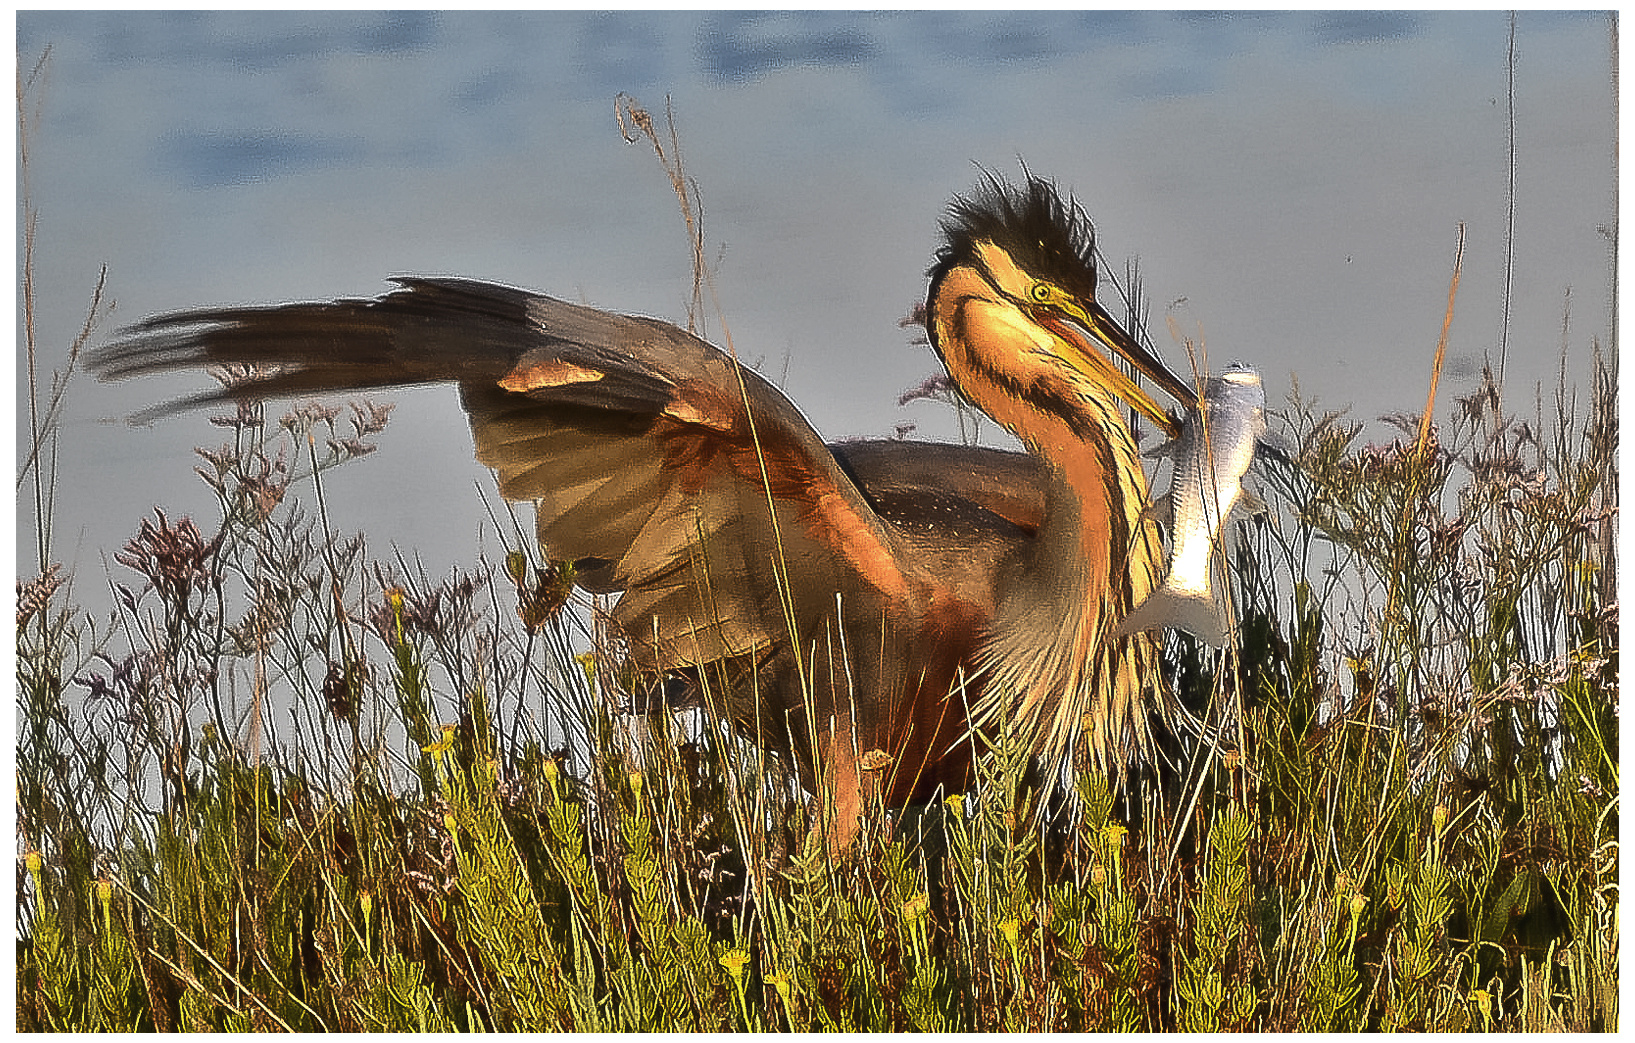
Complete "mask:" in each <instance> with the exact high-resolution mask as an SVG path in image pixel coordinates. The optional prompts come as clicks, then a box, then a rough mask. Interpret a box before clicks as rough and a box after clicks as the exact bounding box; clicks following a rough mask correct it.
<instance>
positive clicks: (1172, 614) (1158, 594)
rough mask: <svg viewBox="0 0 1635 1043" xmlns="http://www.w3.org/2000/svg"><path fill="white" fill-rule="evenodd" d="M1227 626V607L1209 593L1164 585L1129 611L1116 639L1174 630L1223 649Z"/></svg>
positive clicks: (1119, 626) (1120, 625)
mask: <svg viewBox="0 0 1635 1043" xmlns="http://www.w3.org/2000/svg"><path fill="white" fill-rule="evenodd" d="M1228 624H1229V620H1228V618H1227V614H1226V606H1225V605H1224V604H1222V603H1221V601H1220V599H1218V598H1216V597H1215V596H1214V595H1213V593H1212V592H1210V591H1198V592H1187V591H1182V590H1177V589H1176V588H1174V587H1170V586H1168V585H1166V586H1162V587H1159V588H1158V589H1157V590H1155V591H1153V592H1152V594H1150V595H1149V596H1148V597H1147V599H1146V600H1145V601H1143V602H1141V604H1139V605H1137V606H1136V607H1135V608H1133V609H1131V610H1130V614H1129V615H1128V616H1125V617H1124V622H1122V623H1120V624H1119V625H1118V636H1119V637H1128V636H1129V635H1131V634H1139V633H1142V632H1143V631H1147V630H1159V629H1161V628H1163V627H1173V628H1175V629H1176V630H1185V631H1186V632H1187V633H1189V634H1191V635H1193V636H1194V637H1196V638H1199V639H1200V640H1202V641H1204V642H1206V643H1208V644H1210V645H1213V646H1214V647H1216V648H1223V647H1225V646H1226V641H1227V634H1228V631H1229V629H1230V628H1229V626H1228Z"/></svg>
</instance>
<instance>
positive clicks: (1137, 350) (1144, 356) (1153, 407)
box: [1034, 300, 1198, 438]
mask: <svg viewBox="0 0 1635 1043" xmlns="http://www.w3.org/2000/svg"><path fill="white" fill-rule="evenodd" d="M1057 307H1058V308H1059V309H1060V311H1059V312H1058V311H1057V310H1056V309H1049V310H1046V309H1040V310H1039V311H1038V312H1036V313H1035V315H1034V321H1036V322H1038V323H1039V324H1040V325H1042V326H1043V327H1045V328H1046V329H1048V330H1049V331H1050V332H1051V333H1053V334H1055V335H1056V337H1057V338H1058V339H1059V340H1061V341H1063V342H1064V343H1066V344H1068V345H1070V346H1072V347H1073V349H1074V354H1076V355H1077V356H1078V357H1077V358H1076V359H1070V360H1068V361H1070V362H1073V363H1074V364H1075V365H1077V366H1078V367H1079V369H1080V371H1081V372H1083V373H1084V374H1085V375H1086V376H1088V377H1091V378H1092V379H1094V380H1096V381H1098V382H1100V383H1101V384H1103V385H1105V386H1106V387H1107V388H1108V389H1109V390H1111V391H1112V392H1113V393H1114V394H1116V395H1118V397H1120V398H1122V399H1123V400H1124V401H1126V402H1128V403H1129V404H1130V405H1131V406H1133V407H1134V408H1135V409H1136V411H1137V412H1139V413H1140V414H1141V415H1142V416H1145V417H1146V418H1147V419H1149V420H1151V421H1152V422H1153V423H1155V424H1157V425H1158V426H1159V428H1161V429H1162V430H1163V431H1164V432H1165V433H1166V434H1167V435H1169V437H1171V438H1175V437H1177V436H1178V435H1180V433H1181V422H1180V421H1179V420H1176V419H1175V418H1174V417H1173V416H1171V415H1170V414H1169V411H1168V410H1166V409H1165V408H1164V407H1163V406H1161V405H1159V404H1158V402H1157V401H1156V400H1154V399H1153V397H1152V396H1151V395H1149V394H1147V392H1145V391H1143V390H1142V389H1141V387H1140V386H1139V385H1137V384H1136V382H1135V381H1134V380H1132V379H1130V377H1129V375H1128V374H1126V373H1125V372H1124V371H1123V370H1122V369H1120V368H1119V367H1118V366H1116V365H1114V364H1113V362H1112V361H1111V360H1109V359H1108V358H1107V356H1105V355H1104V354H1102V353H1101V352H1100V351H1098V350H1096V348H1095V346H1094V345H1093V344H1091V343H1090V338H1092V337H1093V338H1094V339H1095V340H1097V341H1100V342H1101V343H1102V344H1104V345H1105V346H1106V347H1107V349H1108V350H1110V351H1113V352H1115V353H1117V354H1118V355H1119V356H1120V357H1122V358H1124V359H1125V360H1126V361H1128V362H1129V363H1130V364H1131V365H1132V366H1134V367H1135V369H1136V372H1138V373H1140V374H1141V375H1142V376H1144V377H1146V378H1147V379H1148V380H1150V381H1152V382H1153V383H1154V384H1155V385H1157V387H1158V389H1159V390H1160V391H1162V392H1164V393H1165V394H1167V395H1169V396H1170V397H1171V398H1173V399H1175V400H1176V401H1177V402H1179V403H1181V404H1182V405H1184V406H1187V407H1188V408H1196V407H1197V404H1198V392H1197V391H1196V390H1195V389H1194V388H1192V387H1191V386H1190V385H1188V384H1187V383H1186V381H1184V380H1182V379H1181V378H1180V377H1178V376H1176V375H1175V374H1174V373H1172V372H1170V368H1169V367H1168V366H1166V365H1164V363H1163V361H1162V360H1160V359H1159V358H1158V357H1157V356H1156V355H1154V354H1153V353H1152V352H1150V351H1148V350H1147V349H1146V348H1144V347H1142V346H1141V345H1140V344H1139V343H1137V342H1136V339H1135V338H1134V337H1132V336H1130V335H1129V334H1128V333H1126V332H1124V327H1122V326H1120V325H1119V324H1118V322H1117V321H1115V320H1114V319H1113V317H1112V316H1111V315H1108V314H1107V312H1106V311H1105V310H1104V309H1103V308H1102V307H1101V305H1099V304H1097V303H1095V302H1094V301H1078V300H1074V301H1071V302H1058V304H1057ZM1063 314H1065V315H1066V316H1067V318H1069V319H1071V320H1072V321H1071V322H1068V321H1063V319H1062V315H1063Z"/></svg>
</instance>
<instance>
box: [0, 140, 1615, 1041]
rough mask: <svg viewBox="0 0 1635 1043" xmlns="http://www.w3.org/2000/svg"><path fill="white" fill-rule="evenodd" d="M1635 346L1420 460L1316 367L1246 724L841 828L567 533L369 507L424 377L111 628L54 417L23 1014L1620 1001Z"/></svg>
mask: <svg viewBox="0 0 1635 1043" xmlns="http://www.w3.org/2000/svg"><path fill="white" fill-rule="evenodd" d="M643 115H645V114H643ZM649 122H650V121H649ZM649 136H650V137H652V138H653V140H654V142H655V145H656V143H657V141H658V138H657V136H656V135H652V134H651V132H649ZM669 140H670V144H671V145H672V146H673V144H674V141H673V136H672V138H671V139H669ZM660 154H661V158H663V157H664V156H665V151H664V149H662V148H661V149H660ZM671 155H672V156H674V151H673V148H672V152H671ZM676 162H677V163H678V164H679V159H677V160H676ZM676 177H677V179H678V180H681V181H682V182H683V183H685V179H684V178H682V177H681V175H680V173H679V166H678V167H677V172H676ZM25 213H27V207H26V199H25ZM30 227H32V226H30ZM28 289H29V292H32V286H31V284H29V285H28ZM96 318H97V312H96V310H95V309H93V315H92V320H93V321H91V322H88V323H87V333H86V336H87V337H89V336H90V335H91V333H90V331H91V330H92V329H93V327H94V325H95V321H94V320H95V319H96ZM31 337H32V334H30V338H31ZM28 349H29V351H30V357H31V358H33V357H34V356H33V350H34V346H33V343H32V339H30V341H29V344H28ZM76 350H77V346H76ZM68 358H69V361H68V363H67V365H66V366H65V367H64V369H63V370H62V371H61V372H60V373H59V376H58V380H57V382H56V383H55V385H54V386H56V387H58V388H66V386H67V382H68V377H69V375H70V373H71V372H72V364H73V363H72V359H73V354H72V353H70V355H69V356H68ZM1615 359H1616V351H1615V350H1610V351H1608V352H1605V353H1603V352H1601V351H1599V350H1598V351H1596V352H1595V354H1594V357H1593V359H1592V363H1591V372H1590V374H1589V379H1588V387H1589V390H1588V392H1587V394H1586V395H1585V396H1584V398H1583V399H1582V400H1579V399H1575V398H1574V396H1573V395H1572V394H1571V393H1570V392H1569V391H1568V390H1567V388H1568V387H1569V386H1570V385H1569V382H1568V380H1567V363H1566V361H1565V360H1564V362H1563V379H1562V382H1561V388H1562V389H1561V390H1560V391H1559V392H1557V394H1556V395H1555V396H1554V397H1553V399H1552V400H1551V401H1550V403H1549V407H1548V408H1546V406H1545V403H1543V402H1542V401H1536V402H1535V403H1534V407H1535V408H1533V409H1532V410H1531V411H1529V412H1526V413H1525V415H1523V414H1522V413H1518V412H1515V411H1509V410H1506V409H1504V408H1503V406H1504V404H1505V403H1504V402H1503V401H1502V399H1501V395H1500V389H1499V388H1498V386H1497V384H1496V383H1495V382H1489V383H1487V384H1485V385H1484V386H1483V389H1482V390H1481V391H1480V392H1479V393H1477V394H1476V395H1474V396H1472V397H1471V398H1469V399H1466V400H1462V401H1459V402H1456V403H1454V404H1453V405H1452V407H1451V409H1448V410H1444V411H1443V412H1444V413H1446V414H1448V415H1446V416H1443V417H1442V418H1441V424H1440V426H1426V425H1423V424H1421V423H1420V418H1413V417H1404V418H1399V420H1400V426H1401V429H1402V437H1401V438H1400V439H1397V440H1395V441H1392V442H1390V443H1388V444H1370V443H1364V442H1361V441H1360V425H1358V424H1356V423H1353V422H1351V421H1348V420H1347V419H1346V418H1345V417H1344V416H1342V415H1337V414H1334V413H1331V412H1324V411H1321V410H1320V409H1318V408H1317V407H1316V406H1315V405H1314V404H1313V403H1311V402H1308V401H1304V400H1302V399H1300V398H1298V397H1296V398H1295V399H1294V400H1293V401H1291V403H1290V405H1289V408H1288V409H1287V411H1286V412H1285V413H1284V415H1283V416H1282V417H1281V419H1280V424H1281V426H1282V427H1283V428H1284V429H1285V433H1286V435H1287V436H1288V437H1289V439H1290V441H1291V443H1292V444H1293V445H1295V446H1297V447H1298V452H1297V454H1296V455H1295V458H1294V459H1292V460H1291V461H1289V462H1287V463H1282V464H1275V463H1274V464H1271V465H1268V469H1267V470H1266V472H1265V474H1264V478H1263V481H1262V491H1263V494H1264V495H1265V497H1266V498H1267V499H1268V500H1269V502H1270V503H1271V507H1272V510H1271V511H1270V513H1269V514H1268V515H1266V516H1264V517H1261V518H1257V519H1255V520H1252V521H1249V522H1245V523H1242V524H1240V525H1239V526H1238V527H1237V529H1236V530H1235V533H1236V535H1235V537H1234V545H1233V548H1232V551H1233V553H1232V558H1233V563H1234V573H1235V577H1236V579H1235V587H1236V595H1237V596H1236V603H1237V608H1238V612H1239V614H1240V616H1241V619H1242V640H1241V647H1240V648H1239V649H1237V650H1236V651H1234V652H1232V653H1231V654H1227V655H1218V654H1215V653H1212V652H1210V651H1209V650H1207V649H1203V648H1201V647H1200V646H1197V645H1195V644H1194V643H1193V642H1192V641H1191V639H1189V638H1185V637H1181V636H1172V637H1171V639H1170V644H1169V646H1168V648H1167V650H1166V658H1167V662H1168V667H1169V672H1170V675H1171V677H1172V679H1173V681H1174V683H1175V684H1176V686H1177V688H1178V690H1179V691H1180V693H1181V695H1182V697H1183V698H1184V700H1185V701H1186V702H1187V703H1188V705H1190V706H1192V707H1193V708H1194V710H1195V711H1196V713H1197V714H1198V716H1199V717H1200V719H1201V721H1202V723H1203V730H1202V733H1201V735H1198V736H1183V737H1180V739H1179V741H1177V743H1176V744H1175V746H1174V748H1173V749H1172V750H1171V751H1170V756H1171V758H1172V763H1169V764H1166V765H1164V766H1162V769H1161V770H1159V771H1156V772H1154V773H1152V774H1153V777H1152V778H1151V779H1148V780H1146V781H1145V782H1141V783H1139V784H1137V785H1133V786H1131V787H1128V788H1126V789H1125V790H1124V791H1123V792H1114V791H1113V790H1112V789H1111V788H1110V787H1109V784H1108V782H1107V780H1105V779H1104V778H1101V777H1100V776H1098V775H1095V774H1081V775H1079V776H1077V777H1076V778H1074V779H1073V786H1072V792H1073V799H1071V800H1068V801H1065V802H1062V803H1061V805H1060V806H1058V807H1054V808H1053V809H1049V810H1048V812H1047V813H1045V814H1036V813H1035V809H1034V808H1033V807H1032V806H1031V805H1032V801H1033V800H1034V794H1035V793H1036V792H1037V790H1036V787H1034V786H1032V785H1030V784H1029V780H1028V764H1027V757H1026V754H1025V751H1024V750H1023V749H1022V748H1021V745H1020V743H1019V742H1018V741H1017V738H1016V737H1015V736H1013V735H1011V734H1009V732H1008V731H1007V729H1005V728H1004V727H1003V726H1000V727H999V728H998V730H997V731H996V732H995V733H994V734H992V735H990V736H988V737H987V746H986V748H985V751H984V752H985V755H984V756H983V757H982V759H981V761H980V768H979V774H980V781H979V784H978V785H977V786H976V787H975V788H974V789H973V790H971V791H970V792H968V793H965V794H949V795H946V796H945V798H943V799H941V800H939V801H936V802H933V803H932V804H930V805H929V806H924V807H916V808H910V809H890V808H884V807H880V806H878V805H876V806H875V807H873V808H872V809H871V812H870V814H869V815H868V816H867V817H866V821H865V825H864V828H863V830H862V833H861V834H860V836H859V838H858V840H857V842H856V844H855V845H854V847H853V848H852V849H851V850H850V851H849V852H847V853H846V854H844V855H842V856H834V855H831V854H830V853H829V852H828V851H827V850H826V849H825V847H824V846H823V845H822V844H821V843H814V842H813V841H812V839H811V836H812V831H811V827H812V823H813V819H812V811H811V807H810V804H809V801H808V799H807V796H806V795H805V794H802V793H800V792H799V791H798V787H796V786H795V785H794V784H793V783H792V781H791V773H790V771H789V768H788V765H785V764H780V763H779V762H777V761H776V760H774V759H769V758H767V757H766V756H764V755H761V754H758V753H757V751H756V750H755V749H754V748H753V747H750V746H746V745H744V744H743V743H741V742H739V741H737V740H736V739H735V738H734V737H733V736H732V735H731V734H730V733H727V732H725V731H723V730H721V729H720V728H718V727H717V726H715V725H712V724H711V723H709V722H710V721H711V720H712V718H711V717H710V715H708V714H707V713H704V712H701V710H700V708H697V707H689V706H677V705H674V701H673V699H672V698H670V697H671V696H673V695H674V693H673V692H671V691H670V690H669V688H667V686H666V685H665V683H664V681H665V679H663V678H654V677H648V676H643V675H642V674H641V672H640V671H639V670H637V669H636V668H635V667H634V666H632V665H631V664H630V663H629V661H628V660H627V659H626V657H625V656H624V655H623V653H622V649H621V643H620V639H619V635H618V634H617V633H616V632H615V631H614V630H613V629H612V628H611V627H610V625H609V623H608V621H607V617H606V615H605V612H604V609H605V606H604V605H603V604H601V603H599V602H598V601H597V600H595V599H594V598H590V597H588V596H587V595H584V594H583V593H582V592H578V591H576V590H575V589H574V587H573V574H572V571H571V568H569V567H568V566H566V565H564V564H561V563H556V562H552V561H550V560H549V558H548V556H546V555H545V554H543V553H542V551H541V549H540V548H539V547H538V546H537V545H536V544H535V543H534V542H533V540H532V537H531V535H529V534H528V529H529V527H528V525H527V524H526V522H523V523H520V524H519V523H518V522H517V521H516V519H513V518H512V517H511V516H510V515H509V514H498V513H497V515H496V520H497V522H498V525H497V528H498V529H499V530H500V531H501V532H502V533H505V534H507V543H508V545H507V547H506V548H505V553H504V555H503V557H502V558H501V559H500V560H498V561H491V560H487V559H484V558H481V557H479V558H477V559H476V561H475V562H474V564H472V565H471V566H470V567H469V568H466V569H457V570H455V571H453V572H451V573H450V574H449V575H447V576H444V577H440V578H432V577H428V576H426V575H425V574H423V572H421V571H420V570H419V569H418V568H416V567H414V566H413V564H412V563H411V562H409V561H405V560H402V559H401V558H393V559H391V560H381V559H380V558H377V557H376V556H374V554H373V553H372V551H371V548H370V547H369V546H368V544H367V543H366V541H365V540H364V538H363V537H361V536H348V535H343V534H342V533H341V532H340V531H339V529H338V527H337V526H335V525H334V524H333V523H332V521H331V519H330V518H329V517H328V515H327V511H326V507H325V495H324V494H325V489H326V487H327V486H328V485H330V484H332V483H335V482H344V481H346V480H347V475H348V467H349V466H350V465H351V462H352V461H354V460H356V459H357V458H359V457H360V456H363V455H366V454H367V453H368V452H369V451H370V449H371V448H372V447H373V446H374V445H375V444H376V443H377V440H378V439H379V438H382V437H390V432H388V431H386V430H385V429H386V427H387V419H388V415H387V414H388V408H387V407H385V406H382V405H379V404H375V403H370V402H366V401H359V402H354V403H347V404H344V405H341V406H335V405H326V404H321V403H299V404H297V405H295V406H294V407H292V408H288V411H287V412H284V413H282V414H279V415H278V416H277V418H276V419H270V417H271V416H272V414H271V413H269V412H268V410H271V409H273V408H274V407H273V406H271V405H268V406H262V405H260V404H257V403H253V402H245V403H243V404H242V405H241V406H240V407H239V408H238V409H237V410H236V411H234V412H230V413H228V414H225V415H220V416H212V417H209V418H207V419H208V423H209V424H210V425H211V426H210V428H209V430H210V431H211V432H212V435H211V438H210V439H209V443H210V446H211V447H210V448H208V449H201V450H200V451H199V454H198V459H199V464H198V467H197V471H198V474H199V477H200V478H201V480H203V481H204V482H205V483H206V484H207V485H208V486H209V488H210V489H211V490H212V491H213V493H214V497H215V500H216V507H217V509H216V512H215V516H214V517H211V518H183V517H175V516H173V515H172V514H171V513H170V512H167V511H165V510H164V509H163V508H162V507H156V508H155V509H154V511H153V513H152V516H151V517H146V518H140V519H132V535H131V537H130V539H129V541H128V542H127V543H126V545H125V546H124V547H123V548H121V549H118V550H117V551H116V552H115V553H114V554H113V555H112V564H111V566H110V568H109V575H110V584H111V588H112V593H113V595H114V608H113V609H112V613H111V615H110V616H109V617H108V618H106V619H99V618H94V617H93V616H92V615H91V614H90V613H88V612H86V611H85V610H83V609H81V608H79V607H77V605H76V603H75V600H74V594H75V588H74V581H75V580H78V581H79V582H80V583H84V582H87V581H89V578H90V577H89V576H79V577H74V576H70V575H69V574H68V573H67V572H66V570H65V569H64V568H63V567H62V566H61V565H60V564H59V563H58V562H57V560H56V559H55V558H54V557H53V554H52V545H51V542H50V529H51V510H50V501H51V498H50V495H49V493H50V488H51V485H52V481H53V477H54V476H53V474H52V471H51V470H50V467H51V461H52V460H53V459H54V457H53V454H52V453H51V452H50V447H51V445H52V444H53V443H52V436H53V428H52V425H53V423H54V415H55V414H54V408H55V407H54V406H53V407H51V408H47V409H42V410H40V411H39V412H38V413H37V414H36V417H35V421H34V424H35V426H34V428H33V440H34V447H35V448H34V451H33V452H32V453H31V454H30V461H31V462H30V463H29V464H28V465H26V466H25V468H24V471H23V474H22V476H20V479H19V489H20V490H21V489H22V488H23V487H24V480H25V479H28V478H32V479H33V481H34V482H35V483H36V486H37V490H36V491H37V495H36V496H35V503H36V504H37V509H36V518H35V520H36V525H35V530H36V531H35V533H34V535H35V536H36V538H37V548H38V551H39V553H38V556H37V560H35V561H33V562H28V563H21V564H22V567H21V569H20V571H21V572H23V573H24V574H25V576H26V577H27V578H25V579H24V580H22V581H20V582H19V583H18V602H17V631H16V633H17V661H18V683H17V693H18V694H17V720H18V736H17V743H18V746H17V764H18V768H17V801H18V805H17V811H18V815H17V820H18V836H17V853H18V870H17V881H16V887H17V892H16V894H17V927H16V930H17V996H18V1008H17V1027H18V1028H19V1029H24V1030H75V1031H81V1030H114V1031H119V1030H161V1031H163V1030H200V1029H213V1030H259V1029H296V1030H326V1029H328V1030H347V1031H351V1030H417V1029H432V1030H488V1029H564V1030H567V1029H573V1030H705V1031H716V1030H808V1029H843V1030H853V1029H870V1030H900V1029H935V1030H967V1031H969V1030H993V1029H1017V1030H1056V1029H1072V1030H1115V1029H1125V1030H1140V1029H1184V1030H1194V1031H1210V1030H1222V1029H1224V1030H1239V1031H1245V1030H1247V1031H1268V1030H1269V1031H1288V1030H1302V1031H1330V1030H1356V1029H1398V1028H1404V1029H1421V1030H1436V1031H1460V1030H1485V1029H1507V1030H1539V1029H1549V1028H1568V1029H1590V1030H1598V1031H1615V1030H1616V1029H1617V1027H1618V1007H1617V979H1618V948H1617V945H1618V922H1617V879H1618V861H1619V857H1618V856H1619V843H1618V810H1617V809H1618V792H1619V791H1618V710H1617V694H1618V681H1617V678H1618V672H1617V670H1618V643H1617V625H1618V619H1617V605H1616V600H1615V585H1614V582H1613V580H1614V577H1615V575H1616V566H1617V562H1616V556H1615V554H1616V552H1615V539H1614V537H1615V535H1616V530H1617V453H1616V448H1617V407H1616V401H1615V388H1616V384H1617V373H1616V369H1615V361H1613V360H1615ZM30 373H31V374H32V373H33V368H32V367H31V369H30ZM220 376H221V378H222V379H224V380H226V381H229V382H231V381H232V380H233V379H235V375H234V374H230V373H223V374H220ZM31 390H34V389H31ZM933 390H934V389H933ZM59 400H60V393H59V394H58V395H56V396H55V397H54V398H47V399H46V401H47V402H48V403H49V402H54V401H59ZM172 422H182V421H172ZM705 682H706V683H705V684H704V685H703V686H702V687H703V689H704V691H703V693H702V696H701V697H702V699H703V701H704V702H705V703H708V702H709V699H710V690H711V686H710V683H709V678H708V677H706V678H705ZM703 709H707V706H706V707H704V708H703ZM888 765H889V755H888V754H886V753H884V752H876V753H875V754H874V755H873V756H871V757H869V758H865V767H869V768H873V769H874V770H883V769H884V768H886V767H887V766H888Z"/></svg>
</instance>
